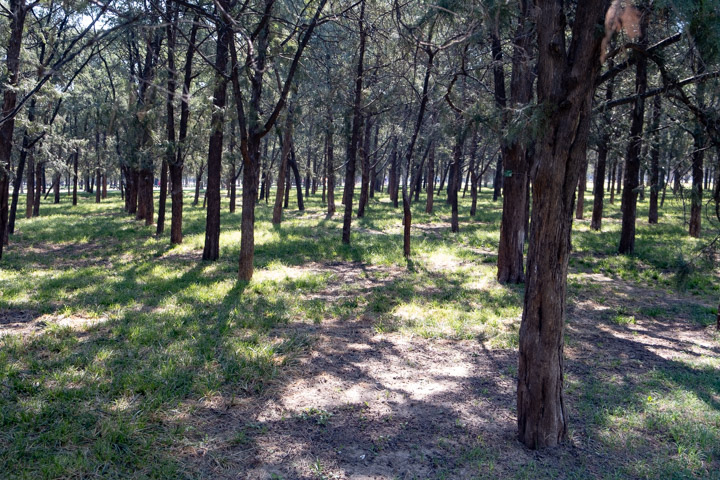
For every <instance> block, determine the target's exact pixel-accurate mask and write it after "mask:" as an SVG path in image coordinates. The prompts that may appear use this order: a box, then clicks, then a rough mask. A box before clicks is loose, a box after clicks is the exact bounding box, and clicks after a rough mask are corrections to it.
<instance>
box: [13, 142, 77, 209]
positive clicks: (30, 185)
mask: <svg viewBox="0 0 720 480" xmlns="http://www.w3.org/2000/svg"><path fill="white" fill-rule="evenodd" d="M75 164H77V160H76V161H75ZM75 185H77V177H76V179H75ZM76 188H77V187H76ZM26 197H27V199H26V201H25V218H32V216H33V204H34V203H35V152H34V151H30V152H29V153H28V166H27V194H26ZM75 198H76V197H73V205H77V200H76V199H75Z"/></svg>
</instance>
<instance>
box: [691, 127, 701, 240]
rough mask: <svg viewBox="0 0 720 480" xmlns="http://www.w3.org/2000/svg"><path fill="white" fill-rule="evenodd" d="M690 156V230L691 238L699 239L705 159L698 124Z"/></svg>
mask: <svg viewBox="0 0 720 480" xmlns="http://www.w3.org/2000/svg"><path fill="white" fill-rule="evenodd" d="M693 137H694V140H693V147H694V151H693V155H692V191H691V193H690V202H691V203H690V229H689V233H690V236H691V237H695V238H700V232H701V225H702V203H703V200H702V197H703V185H702V181H703V160H704V158H705V135H704V133H703V131H702V126H701V125H699V124H698V126H697V128H696V130H695V134H694V135H693Z"/></svg>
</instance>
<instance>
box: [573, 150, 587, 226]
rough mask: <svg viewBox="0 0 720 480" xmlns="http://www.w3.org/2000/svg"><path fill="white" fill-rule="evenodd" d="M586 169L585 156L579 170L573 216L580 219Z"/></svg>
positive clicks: (583, 208) (583, 207)
mask: <svg viewBox="0 0 720 480" xmlns="http://www.w3.org/2000/svg"><path fill="white" fill-rule="evenodd" d="M587 171H588V162H587V157H586V158H585V163H584V164H583V169H582V172H580V178H579V179H578V188H577V205H576V208H575V218H576V219H577V220H582V219H583V217H584V216H585V190H587Z"/></svg>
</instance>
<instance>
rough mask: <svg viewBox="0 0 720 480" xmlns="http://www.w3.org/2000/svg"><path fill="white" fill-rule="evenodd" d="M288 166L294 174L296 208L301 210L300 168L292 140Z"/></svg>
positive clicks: (302, 208)
mask: <svg viewBox="0 0 720 480" xmlns="http://www.w3.org/2000/svg"><path fill="white" fill-rule="evenodd" d="M288 166H289V167H290V168H291V169H292V171H293V174H294V176H295V186H296V187H297V189H296V191H297V202H298V210H299V211H301V212H302V211H304V210H305V202H304V201H303V193H302V180H301V178H300V170H299V169H298V164H297V160H296V159H295V145H294V144H293V142H292V140H291V141H290V162H289V163H288ZM288 193H289V192H288Z"/></svg>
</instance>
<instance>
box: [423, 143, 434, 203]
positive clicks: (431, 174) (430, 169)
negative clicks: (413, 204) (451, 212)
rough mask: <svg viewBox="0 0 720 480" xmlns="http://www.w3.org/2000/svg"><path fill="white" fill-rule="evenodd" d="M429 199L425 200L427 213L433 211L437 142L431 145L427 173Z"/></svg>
mask: <svg viewBox="0 0 720 480" xmlns="http://www.w3.org/2000/svg"><path fill="white" fill-rule="evenodd" d="M427 175H428V176H427V187H426V189H425V191H426V192H427V201H426V202H425V213H428V214H429V213H432V212H433V195H434V194H435V144H434V142H433V145H431V146H430V153H429V154H428V174H427Z"/></svg>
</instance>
